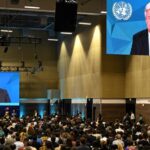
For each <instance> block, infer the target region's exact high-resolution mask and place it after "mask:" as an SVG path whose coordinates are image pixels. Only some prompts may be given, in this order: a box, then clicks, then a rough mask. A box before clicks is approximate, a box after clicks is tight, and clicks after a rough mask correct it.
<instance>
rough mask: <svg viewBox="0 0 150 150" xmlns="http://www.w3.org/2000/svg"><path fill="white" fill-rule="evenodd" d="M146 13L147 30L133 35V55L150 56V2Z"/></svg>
mask: <svg viewBox="0 0 150 150" xmlns="http://www.w3.org/2000/svg"><path fill="white" fill-rule="evenodd" d="M144 13H145V21H146V25H147V29H145V30H142V31H140V32H138V33H136V34H134V35H133V42H132V48H131V55H150V2H149V3H148V4H147V5H146V7H145V12H144Z"/></svg>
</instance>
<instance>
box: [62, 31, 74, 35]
mask: <svg viewBox="0 0 150 150" xmlns="http://www.w3.org/2000/svg"><path fill="white" fill-rule="evenodd" d="M60 34H67V35H71V34H72V32H60Z"/></svg>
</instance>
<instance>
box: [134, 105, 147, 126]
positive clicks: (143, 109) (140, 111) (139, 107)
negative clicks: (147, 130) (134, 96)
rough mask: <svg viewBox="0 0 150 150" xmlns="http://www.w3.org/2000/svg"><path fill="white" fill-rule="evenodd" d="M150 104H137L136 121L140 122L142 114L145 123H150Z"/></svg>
mask: <svg viewBox="0 0 150 150" xmlns="http://www.w3.org/2000/svg"><path fill="white" fill-rule="evenodd" d="M149 108H150V104H137V105H136V120H137V121H138V119H139V115H140V114H142V116H143V119H144V121H145V123H147V124H149V123H150V117H149V114H150V109H149Z"/></svg>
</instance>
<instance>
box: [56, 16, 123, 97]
mask: <svg viewBox="0 0 150 150" xmlns="http://www.w3.org/2000/svg"><path fill="white" fill-rule="evenodd" d="M85 28H86V27H85ZM105 29H106V23H105V17H104V16H101V17H99V18H98V19H97V22H96V24H95V25H93V26H92V27H90V28H89V29H88V28H87V30H86V29H84V30H83V32H81V33H80V34H77V35H76V36H72V37H71V36H70V37H68V38H67V37H66V38H65V40H63V41H62V43H61V45H60V47H59V49H60V51H59V58H58V70H59V81H60V82H59V86H60V91H61V97H62V98H72V97H73V98H75V97H84V98H85V97H92V98H116V97H117V98H123V97H124V96H125V95H124V91H125V88H124V87H125V86H124V85H125V57H124V56H119V57H118V56H113V55H105V48H106V46H105V43H106V40H105V37H106V35H105Z"/></svg>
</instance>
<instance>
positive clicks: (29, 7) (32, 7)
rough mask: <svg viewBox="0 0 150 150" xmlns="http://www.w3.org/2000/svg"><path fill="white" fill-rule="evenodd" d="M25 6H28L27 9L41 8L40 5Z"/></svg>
mask: <svg viewBox="0 0 150 150" xmlns="http://www.w3.org/2000/svg"><path fill="white" fill-rule="evenodd" d="M24 8H27V9H40V7H37V6H24Z"/></svg>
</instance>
